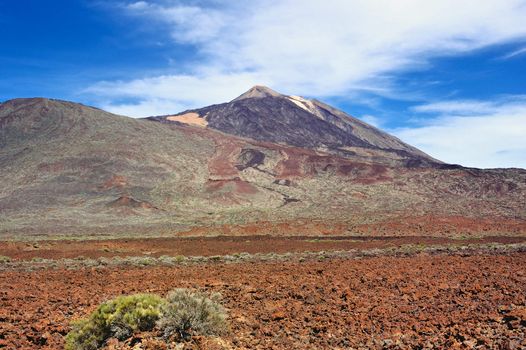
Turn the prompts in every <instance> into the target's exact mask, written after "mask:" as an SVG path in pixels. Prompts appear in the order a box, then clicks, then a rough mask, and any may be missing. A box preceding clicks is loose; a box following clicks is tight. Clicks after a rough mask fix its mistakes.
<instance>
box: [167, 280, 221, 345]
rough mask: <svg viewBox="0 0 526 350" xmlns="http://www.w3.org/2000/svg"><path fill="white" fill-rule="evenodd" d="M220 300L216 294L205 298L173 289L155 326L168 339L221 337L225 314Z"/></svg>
mask: <svg viewBox="0 0 526 350" xmlns="http://www.w3.org/2000/svg"><path fill="white" fill-rule="evenodd" d="M219 298H220V295H219V294H218V293H215V294H213V295H212V296H211V297H210V298H208V297H207V296H206V295H204V294H202V293H199V292H191V291H189V290H186V289H175V290H174V291H172V292H170V293H169V294H168V296H167V297H166V304H164V305H163V306H162V308H161V313H162V316H161V318H160V319H159V321H158V322H157V326H158V327H159V329H160V330H161V331H162V333H163V336H164V337H165V338H167V339H168V338H176V339H187V338H189V337H190V336H191V335H196V334H198V335H219V334H222V333H224V332H225V331H226V330H227V321H226V319H227V314H226V311H225V308H224V307H223V306H222V305H221V304H220V303H219Z"/></svg>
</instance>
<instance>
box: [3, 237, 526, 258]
mask: <svg viewBox="0 0 526 350" xmlns="http://www.w3.org/2000/svg"><path fill="white" fill-rule="evenodd" d="M520 242H526V237H482V238H472V239H462V240H455V239H449V238H438V237H333V236H332V237H269V236H244V237H239V236H232V237H195V238H180V237H179V238H176V237H174V238H147V239H118V240H117V239H115V240H90V241H66V240H56V241H38V242H0V251H1V252H2V255H4V256H8V257H10V258H11V259H15V260H31V259H33V258H45V259H61V258H70V259H71V258H76V257H85V258H100V257H114V256H120V257H126V256H141V255H146V256H152V257H160V256H163V255H168V256H177V255H184V256H213V255H227V254H235V253H250V254H255V253H278V254H281V253H287V252H291V253H298V252H307V251H311V252H312V251H331V250H350V249H374V248H379V249H383V248H391V247H400V246H402V245H407V244H413V245H426V246H428V245H446V244H462V245H466V244H471V243H474V244H485V243H501V244H509V243H520Z"/></svg>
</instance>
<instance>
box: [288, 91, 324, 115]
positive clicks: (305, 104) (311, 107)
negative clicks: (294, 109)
mask: <svg viewBox="0 0 526 350" xmlns="http://www.w3.org/2000/svg"><path fill="white" fill-rule="evenodd" d="M287 99H288V100H289V101H290V102H292V103H294V104H295V105H296V106H298V107H300V108H302V109H304V110H306V111H307V112H309V113H312V114H314V115H315V116H316V117H318V118H320V119H325V118H324V117H323V114H321V112H320V110H319V109H318V107H316V105H315V104H314V103H313V102H312V101H310V100H307V99H305V98H303V97H301V96H293V95H292V96H288V97H287Z"/></svg>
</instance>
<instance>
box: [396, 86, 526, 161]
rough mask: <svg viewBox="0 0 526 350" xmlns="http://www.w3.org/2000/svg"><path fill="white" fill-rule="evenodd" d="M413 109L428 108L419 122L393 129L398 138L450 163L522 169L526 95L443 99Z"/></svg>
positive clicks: (525, 157) (525, 153) (525, 146)
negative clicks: (423, 119)
mask: <svg viewBox="0 0 526 350" xmlns="http://www.w3.org/2000/svg"><path fill="white" fill-rule="evenodd" d="M413 110H414V111H418V112H425V113H432V114H433V115H434V117H432V118H430V119H426V120H425V122H423V124H422V125H417V126H414V127H408V128H401V129H396V130H392V132H393V133H394V134H395V135H397V136H398V137H400V138H401V139H402V140H404V141H406V142H408V143H410V144H412V145H415V146H416V147H419V148H420V149H422V150H423V151H425V152H427V153H429V154H431V155H433V157H436V158H438V159H440V160H443V161H445V162H448V163H456V164H462V165H465V166H473V167H482V168H495V167H522V168H526V98H525V97H524V96H508V97H505V98H500V99H497V100H495V101H492V102H487V101H477V100H469V101H443V102H437V103H431V104H427V105H420V106H416V107H414V108H413Z"/></svg>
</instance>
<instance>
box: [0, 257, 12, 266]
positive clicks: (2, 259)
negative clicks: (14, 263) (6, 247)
mask: <svg viewBox="0 0 526 350" xmlns="http://www.w3.org/2000/svg"><path fill="white" fill-rule="evenodd" d="M8 262H11V258H10V257H8V256H4V255H0V264H3V263H8Z"/></svg>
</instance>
